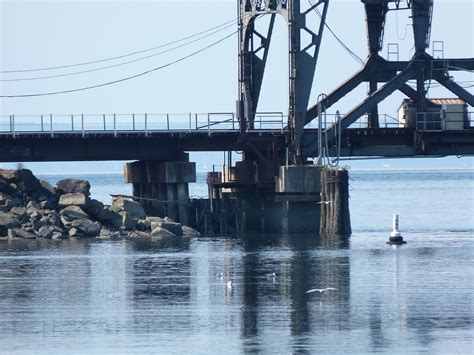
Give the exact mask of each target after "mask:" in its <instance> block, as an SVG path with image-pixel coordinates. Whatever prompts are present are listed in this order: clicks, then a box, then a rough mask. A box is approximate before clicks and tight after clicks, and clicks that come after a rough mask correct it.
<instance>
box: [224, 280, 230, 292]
mask: <svg viewBox="0 0 474 355" xmlns="http://www.w3.org/2000/svg"><path fill="white" fill-rule="evenodd" d="M225 287H226V288H227V289H228V290H230V289H231V288H232V280H230V281H227V283H226V284H225Z"/></svg>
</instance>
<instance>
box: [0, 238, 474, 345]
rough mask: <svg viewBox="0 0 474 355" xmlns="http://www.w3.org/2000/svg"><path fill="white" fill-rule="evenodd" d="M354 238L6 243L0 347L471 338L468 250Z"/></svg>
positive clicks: (1, 259)
mask: <svg viewBox="0 0 474 355" xmlns="http://www.w3.org/2000/svg"><path fill="white" fill-rule="evenodd" d="M358 243H359V242H358V239H357V238H355V239H353V240H351V241H350V242H348V241H347V240H344V239H342V240H338V239H336V238H332V239H330V240H328V239H325V240H320V239H317V238H314V237H311V236H309V237H308V236H306V237H300V236H291V237H288V238H282V237H271V236H270V237H269V236H261V237H249V238H246V239H222V238H216V239H196V240H191V241H189V240H188V241H185V240H182V241H177V242H175V243H163V242H153V241H144V240H133V241H132V240H127V241H115V242H113V241H94V240H69V241H62V242H55V241H41V242H39V241H11V242H8V243H0V309H1V311H2V317H1V318H0V335H1V336H2V342H1V343H0V353H3V352H11V351H12V349H14V348H17V349H21V350H22V351H23V352H28V351H33V349H35V347H36V346H37V344H39V343H41V344H43V346H44V349H45V352H47V351H52V350H53V349H54V350H55V351H58V352H68V351H78V350H81V351H87V352H92V353H107V352H109V353H110V352H112V351H113V349H116V347H117V346H119V345H120V346H121V347H122V348H123V349H124V350H123V351H125V352H126V351H127V350H128V351H131V352H139V351H148V350H149V349H160V351H162V352H172V351H175V352H177V351H189V350H190V349H195V350H196V351H197V352H200V351H202V352H220V353H222V352H226V351H230V352H252V353H254V352H255V353H258V352H262V353H268V352H315V351H323V352H324V351H326V352H327V351H334V349H337V350H338V351H339V352H348V351H356V352H367V351H388V352H390V351H396V350H397V349H399V348H398V347H399V342H400V341H403V342H405V347H406V348H407V349H412V350H413V349H415V351H417V350H419V349H424V350H426V351H433V349H434V350H436V349H437V348H436V346H437V345H436V344H439V342H440V338H439V337H440V334H443V332H446V333H445V334H446V336H445V337H444V340H445V342H449V341H450V339H455V340H456V341H457V343H458V344H467V345H466V346H469V339H471V340H472V336H469V333H470V331H471V330H472V326H473V321H472V320H473V319H472V318H473V316H472V302H471V301H472V288H473V286H472V283H469V282H468V280H472V277H473V270H472V269H471V268H464V269H463V272H459V268H460V267H462V265H469V262H470V258H471V256H472V248H471V249H470V250H471V251H470V252H469V251H468V252H466V248H441V247H426V246H418V247H417V246H416V245H415V246H413V247H411V248H410V247H406V246H405V247H403V248H390V247H387V246H386V245H385V244H384V243H382V244H381V246H380V245H379V244H377V243H378V242H377V243H376V242H371V241H370V240H366V239H365V240H364V243H366V244H367V245H364V246H362V245H361V244H358ZM371 243H372V244H371ZM412 245H413V244H412ZM272 273H275V277H272V276H271V274H272ZM269 275H270V276H269ZM228 281H232V288H231V289H230V288H228V287H226V283H227V282H228ZM326 287H334V288H336V289H337V290H336V291H330V292H327V293H310V294H307V293H306V291H307V290H309V289H312V288H326ZM452 289H455V290H456V292H452ZM454 330H455V331H456V332H458V333H459V334H460V336H459V337H456V336H455V334H456V333H453V331H454ZM21 334H29V336H28V337H26V338H24V337H22V336H21ZM20 340H21V341H20ZM463 342H464V343H463ZM435 352H436V351H435Z"/></svg>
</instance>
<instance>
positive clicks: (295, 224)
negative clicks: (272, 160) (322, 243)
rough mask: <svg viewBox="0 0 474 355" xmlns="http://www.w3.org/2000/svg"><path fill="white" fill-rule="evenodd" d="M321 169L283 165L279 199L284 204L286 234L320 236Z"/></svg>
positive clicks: (278, 191)
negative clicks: (312, 234) (313, 234)
mask: <svg viewBox="0 0 474 355" xmlns="http://www.w3.org/2000/svg"><path fill="white" fill-rule="evenodd" d="M321 170H322V167H321V166H318V165H290V166H280V170H279V174H278V178H277V183H276V196H275V199H276V201H280V202H281V203H282V204H281V223H282V225H281V228H282V231H283V233H315V234H319V220H320V209H319V205H318V203H319V201H320V200H321V195H320V193H321V184H320V181H321Z"/></svg>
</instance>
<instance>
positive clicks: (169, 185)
mask: <svg viewBox="0 0 474 355" xmlns="http://www.w3.org/2000/svg"><path fill="white" fill-rule="evenodd" d="M186 160H187V157H186ZM124 172H125V174H124V177H125V182H127V183H132V184H133V197H135V198H136V199H137V200H138V201H140V203H141V204H142V206H143V208H144V209H145V212H146V213H147V214H148V215H153V216H160V217H165V216H167V217H169V218H171V219H172V220H174V221H177V222H180V223H183V224H186V225H189V224H190V222H191V211H190V204H189V185H188V184H189V183H190V182H195V181H196V164H195V163H190V162H188V161H135V162H132V163H126V164H125V168H124Z"/></svg>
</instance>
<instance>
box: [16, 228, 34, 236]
mask: <svg viewBox="0 0 474 355" xmlns="http://www.w3.org/2000/svg"><path fill="white" fill-rule="evenodd" d="M10 237H13V238H22V239H36V235H35V234H33V233H31V232H29V231H26V230H24V229H20V228H15V229H13V230H10Z"/></svg>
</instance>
